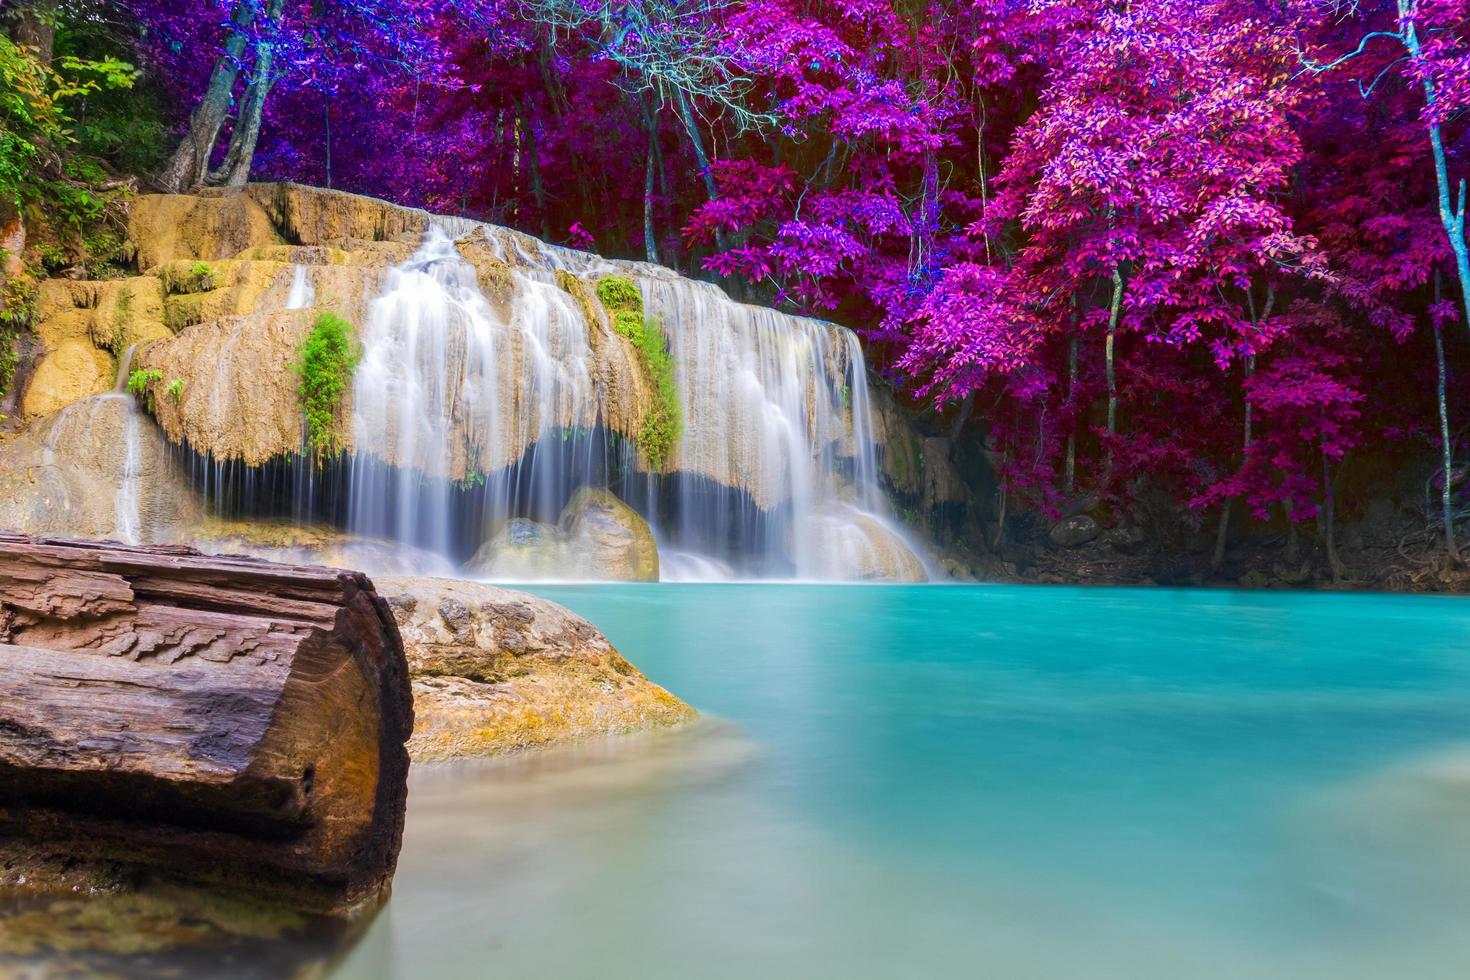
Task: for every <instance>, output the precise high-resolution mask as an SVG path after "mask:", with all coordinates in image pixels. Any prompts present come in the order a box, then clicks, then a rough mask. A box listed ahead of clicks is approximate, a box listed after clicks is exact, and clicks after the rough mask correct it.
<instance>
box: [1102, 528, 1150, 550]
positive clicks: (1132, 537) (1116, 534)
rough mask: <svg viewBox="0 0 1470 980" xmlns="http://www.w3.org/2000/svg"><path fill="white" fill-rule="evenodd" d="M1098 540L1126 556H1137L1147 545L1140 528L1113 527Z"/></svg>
mask: <svg viewBox="0 0 1470 980" xmlns="http://www.w3.org/2000/svg"><path fill="white" fill-rule="evenodd" d="M1098 540H1099V541H1100V542H1102V543H1103V544H1105V545H1107V546H1108V547H1109V548H1112V549H1113V550H1114V551H1117V552H1120V553H1122V554H1125V555H1133V554H1137V553H1138V552H1139V551H1140V550H1141V549H1142V548H1143V546H1144V544H1146V543H1147V540H1148V539H1147V537H1146V536H1145V535H1144V533H1143V529H1142V528H1139V527H1112V528H1108V529H1107V530H1106V531H1103V532H1102V533H1101V534H1099V535H1098Z"/></svg>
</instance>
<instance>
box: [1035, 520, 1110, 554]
mask: <svg viewBox="0 0 1470 980" xmlns="http://www.w3.org/2000/svg"><path fill="white" fill-rule="evenodd" d="M1100 533H1102V529H1101V528H1099V527H1098V524H1097V521H1095V520H1093V519H1092V518H1091V517H1088V516H1087V515H1086V514H1078V515H1077V516H1075V517H1068V518H1067V519H1066V520H1062V521H1058V522H1057V523H1056V524H1053V525H1052V529H1051V531H1050V532H1049V533H1048V534H1047V538H1048V539H1049V540H1050V541H1051V543H1052V544H1054V545H1056V546H1057V547H1058V548H1080V547H1082V545H1084V544H1087V543H1088V542H1090V541H1093V540H1095V539H1096V538H1097V536H1098V535H1099V534H1100Z"/></svg>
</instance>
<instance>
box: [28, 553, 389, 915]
mask: <svg viewBox="0 0 1470 980" xmlns="http://www.w3.org/2000/svg"><path fill="white" fill-rule="evenodd" d="M411 697H412V696H411V691H410V686H409V680H408V669H407V664H406V662H405V660H404V655H403V646H402V641H401V639H400V638H399V635H398V629H397V627H396V626H395V625H394V622H393V617H392V615H391V614H390V613H389V610H388V607H387V605H386V604H385V603H384V602H383V600H382V599H381V598H379V596H378V595H377V594H376V592H375V591H374V590H373V586H372V583H371V582H370V581H368V579H367V578H366V577H365V576H363V575H361V574H359V573H356V572H346V571H339V570H332V569H325V568H304V567H294V566H289V565H277V564H272V563H269V562H263V561H256V560H252V559H245V558H224V557H208V556H203V555H200V554H198V553H196V552H194V551H191V550H188V549H183V548H163V547H154V548H131V547H126V546H123V545H117V544H112V543H95V542H76V541H59V540H49V539H34V540H32V539H29V538H26V537H23V536H20V535H15V534H10V533H7V532H0V837H3V838H8V839H9V840H10V843H11V844H12V845H14V844H15V843H16V842H17V841H19V842H21V843H22V844H23V846H24V847H26V848H32V849H34V850H36V851H38V852H39V851H47V852H50V853H62V854H66V855H68V856H69V857H76V858H79V859H84V860H97V861H101V862H110V863H118V864H121V865H123V866H126V867H134V866H137V867H142V868H147V869H153V870H156V871H161V872H163V873H165V874H167V875H169V876H173V877H181V878H184V879H188V880H196V881H206V882H220V883H226V884H228V885H229V886H231V887H244V888H247V889H252V890H256V891H260V892H262V893H266V894H271V895H277V896H280V897H283V898H286V899H288V900H290V901H292V902H294V903H296V904H299V905H301V906H303V907H307V908H333V909H340V908H342V907H344V906H351V905H360V904H362V903H364V902H370V901H372V900H373V899H374V898H376V897H377V896H379V895H381V894H382V893H383V892H384V890H385V888H386V886H387V884H388V882H389V880H390V878H391V876H392V874H393V867H394V863H395V861H396V859H397V854H398V846H399V842H400V839H401V837H402V831H403V812H404V802H405V796H406V778H407V773H408V755H407V752H406V750H405V747H404V745H405V742H406V741H407V739H408V736H409V734H410V731H411V730H412V727H413V705H412V700H411Z"/></svg>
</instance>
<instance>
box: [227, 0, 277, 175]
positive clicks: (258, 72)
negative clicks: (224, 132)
mask: <svg viewBox="0 0 1470 980" xmlns="http://www.w3.org/2000/svg"><path fill="white" fill-rule="evenodd" d="M283 3H284V0H271V3H270V6H269V7H268V8H267V9H266V25H267V30H268V31H270V32H272V33H273V32H274V31H275V29H276V27H277V25H279V24H280V21H281V7H282V5H283ZM275 63H276V46H275V43H274V41H273V40H271V39H270V38H266V39H264V40H262V41H260V42H258V43H257V44H256V45H255V66H254V69H253V70H252V72H251V77H250V84H249V85H248V86H247V87H246V89H245V97H244V99H242V100H241V102H240V111H239V113H238V114H237V116H236V118H235V127H234V129H233V130H232V131H231V132H230V147H229V149H228V150H227V151H226V153H225V161H224V163H222V164H221V165H220V168H219V170H218V171H216V172H215V173H213V174H211V175H210V176H209V182H210V183H211V184H216V185H219V186H223V187H244V186H245V184H246V183H247V182H248V181H249V180H250V166H251V164H253V163H254V162H255V145H256V144H257V143H258V142H259V141H260V124H261V120H262V118H263V116H264V115H265V100H266V98H267V97H268V96H269V95H270V92H271V89H272V88H273V87H274V86H275V84H276V75H275Z"/></svg>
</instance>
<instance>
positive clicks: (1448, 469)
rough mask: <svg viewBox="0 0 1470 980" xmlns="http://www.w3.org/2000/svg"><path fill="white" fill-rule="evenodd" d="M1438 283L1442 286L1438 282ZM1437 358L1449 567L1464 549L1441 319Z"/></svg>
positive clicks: (1442, 499)
mask: <svg viewBox="0 0 1470 980" xmlns="http://www.w3.org/2000/svg"><path fill="white" fill-rule="evenodd" d="M1436 286H1438V283H1437V282H1436ZM1434 360H1435V363H1436V365H1437V366H1438V368H1439V384H1438V386H1437V389H1436V392H1435V394H1436V396H1437V399H1438V402H1439V454H1440V466H1441V467H1442V468H1443V470H1444V486H1443V487H1441V488H1440V491H1439V506H1440V519H1441V520H1442V521H1443V522H1444V560H1445V567H1446V568H1453V567H1454V566H1455V565H1457V564H1459V561H1460V549H1459V548H1458V547H1456V545H1455V509H1454V505H1453V499H1452V498H1453V493H1452V490H1451V486H1450V484H1451V482H1452V481H1451V477H1452V476H1453V475H1454V466H1455V458H1454V451H1453V444H1452V443H1451V442H1450V410H1449V405H1448V402H1447V401H1446V398H1445V388H1446V381H1447V375H1448V372H1447V371H1446V370H1445V360H1444V331H1443V330H1441V329H1440V326H1439V324H1438V323H1435V324H1434Z"/></svg>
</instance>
